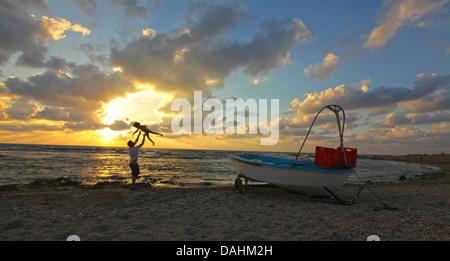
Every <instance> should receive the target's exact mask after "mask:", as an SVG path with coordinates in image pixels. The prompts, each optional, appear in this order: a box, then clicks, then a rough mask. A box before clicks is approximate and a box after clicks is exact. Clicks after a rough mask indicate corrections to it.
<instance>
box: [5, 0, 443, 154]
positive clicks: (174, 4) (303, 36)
mask: <svg viewBox="0 0 450 261" xmlns="http://www.w3.org/2000/svg"><path fill="white" fill-rule="evenodd" d="M6 2H7V4H6V5H4V6H5V7H2V9H0V13H1V16H2V19H1V21H0V28H2V29H1V30H0V31H1V32H0V33H2V40H1V42H0V143H32V144H35V143H36V144H61V145H92V146H125V145H124V144H126V141H128V140H129V139H133V138H134V137H133V136H131V134H132V133H133V131H134V128H133V127H132V123H133V122H135V121H138V122H141V123H142V124H144V125H146V126H148V127H149V128H150V129H152V130H154V131H158V132H161V133H163V134H164V137H159V136H158V137H155V139H156V144H155V148H162V147H164V148H186V149H224V150H262V151H297V150H298V147H299V143H300V141H301V140H302V139H303V137H304V135H305V133H306V131H307V129H308V128H309V126H310V124H311V121H312V119H313V118H314V116H315V113H317V111H318V110H319V109H320V108H321V107H323V106H325V105H327V104H339V105H341V106H342V107H343V108H344V109H345V111H346V113H347V119H346V128H345V139H346V144H347V145H348V146H349V147H357V148H358V149H359V152H361V153H370V154H402V153H403V154H405V153H440V152H443V151H445V152H450V136H449V133H450V127H449V126H450V107H449V104H450V74H449V73H450V72H449V70H448V68H450V53H449V51H448V50H450V34H448V32H449V29H450V23H449V19H450V18H449V13H448V11H447V10H448V8H449V7H450V1H447V0H423V1H422V0H421V1H418V0H399V1H352V2H351V3H347V2H345V1H344V2H342V1H331V0H330V1H328V0H327V1H277V2H273V1H265V0H258V1H255V0H244V1H239V2H237V1H207V2H204V1H174V0H168V1H161V2H158V1H157V2H158V4H156V2H154V1H143V0H138V1H122V0H121V1H103V0H98V1H77V0H71V1H67V0H62V1H54V0H51V1H26V3H25V2H23V1H10V0H6ZM88 2H89V3H90V4H88ZM319 2H320V3H319ZM169 17H170V18H169ZM17 32H20V33H17ZM195 91H201V92H202V93H203V100H206V99H218V100H219V101H225V100H226V99H243V100H247V99H254V100H255V101H259V100H260V99H269V100H270V99H276V100H278V101H279V112H280V114H279V119H276V122H278V123H279V139H278V140H277V143H276V144H274V145H270V146H264V145H261V144H260V143H259V140H261V134H260V133H258V134H255V135H252V134H249V133H248V132H249V131H248V129H247V132H246V133H245V134H217V133H216V134H212V135H209V134H205V133H202V134H191V135H183V134H181V135H176V134H175V133H174V132H173V131H172V129H171V123H172V120H173V117H175V115H176V114H177V113H178V112H175V111H172V110H171V105H172V103H173V101H175V100H177V99H185V100H187V101H189V102H191V103H192V102H193V99H194V92H195ZM201 109H203V108H201ZM258 113H259V112H258ZM258 113H257V114H258ZM208 114H209V112H208V111H204V112H203V115H202V117H206V116H207V115H208ZM244 114H246V115H245V117H244V121H245V122H248V121H249V117H250V115H249V113H246V112H244ZM223 116H224V117H223V118H224V119H225V121H226V120H227V119H226V117H225V115H223ZM254 116H255V117H258V115H254ZM228 120H229V121H237V118H236V119H231V117H228ZM225 123H226V122H225ZM316 126H317V129H314V130H313V133H311V136H310V140H309V143H308V144H306V149H307V150H308V151H313V150H314V146H316V145H321V146H331V147H335V146H336V143H335V141H336V136H337V131H336V127H335V120H334V119H333V118H332V117H329V118H327V117H323V118H320V119H318V123H317V125H316ZM147 146H149V145H147Z"/></svg>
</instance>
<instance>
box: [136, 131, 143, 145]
mask: <svg viewBox="0 0 450 261" xmlns="http://www.w3.org/2000/svg"><path fill="white" fill-rule="evenodd" d="M139 134H141V133H140V132H139ZM136 142H137V140H136ZM144 143H145V135H143V138H142V142H141V144H140V145H139V147H140V148H142V146H144Z"/></svg>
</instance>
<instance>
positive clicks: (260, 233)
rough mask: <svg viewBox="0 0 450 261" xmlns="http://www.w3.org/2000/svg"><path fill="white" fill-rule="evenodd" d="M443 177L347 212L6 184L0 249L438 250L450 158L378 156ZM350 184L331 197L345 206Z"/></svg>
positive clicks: (249, 193) (215, 197) (368, 198)
mask: <svg viewBox="0 0 450 261" xmlns="http://www.w3.org/2000/svg"><path fill="white" fill-rule="evenodd" d="M377 159H388V160H401V161H407V162H411V163H419V164H428V165H434V166H438V167H440V168H441V169H442V171H441V172H440V173H435V174H433V175H425V176H423V177H422V178H420V179H418V180H414V181H401V182H390V183H375V184H367V186H368V187H369V188H370V190H372V191H373V192H374V193H375V194H376V195H377V196H378V197H379V198H380V199H381V200H382V201H383V202H384V203H386V204H387V205H389V206H390V207H393V208H398V209H397V210H387V209H384V208H383V205H382V204H381V203H380V202H379V201H378V199H377V198H375V197H374V196H373V194H372V193H370V191H369V189H367V188H365V189H363V190H362V192H361V194H360V195H359V197H358V199H357V200H356V204H353V205H341V204H339V203H337V201H336V200H335V199H333V198H330V199H314V198H310V197H305V196H302V195H299V194H295V193H292V192H289V191H286V190H283V189H279V188H277V187H273V186H270V185H249V186H246V187H244V190H243V193H241V194H239V193H235V192H234V189H233V188H232V187H219V188H217V187H202V188H162V187H150V186H149V185H148V184H144V183H141V184H139V186H138V189H137V190H130V188H129V186H128V185H126V184H121V183H107V184H103V185H99V186H91V187H82V186H78V185H73V186H70V185H67V186H48V185H34V186H27V185H17V186H16V185H11V186H3V187H1V188H0V240H20V241H22V240H38V241H41V240H57V241H64V240H66V239H67V237H68V236H70V235H77V236H79V237H80V239H81V240H83V241H87V240H156V241H181V240H187V241H191V240H199V241H203V240H212V241H297V240H308V241H310V240H311V241H316V240H320V241H328V240H351V241H365V240H367V237H368V236H370V235H377V236H379V237H380V239H381V240H383V241H405V240H413V241H422V240H432V241H436V240H438V241H447V240H449V239H450V222H449V221H450V218H449V213H450V204H449V203H450V186H449V185H450V175H449V171H450V157H449V156H448V155H439V156H422V158H421V159H420V157H419V156H417V158H416V157H415V156H414V155H413V156H410V158H409V159H407V158H406V157H405V156H377ZM359 187H360V186H359V185H355V184H346V185H344V186H343V187H342V188H341V189H340V190H339V191H338V192H337V195H338V196H339V197H341V198H343V199H345V200H351V199H352V197H353V195H355V193H356V192H357V191H358V189H359Z"/></svg>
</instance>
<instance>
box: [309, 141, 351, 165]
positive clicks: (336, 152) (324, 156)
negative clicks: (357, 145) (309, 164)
mask: <svg viewBox="0 0 450 261" xmlns="http://www.w3.org/2000/svg"><path fill="white" fill-rule="evenodd" d="M356 152H357V149H353V148H345V156H346V157H347V164H348V167H349V168H354V167H356ZM314 164H316V165H317V166H321V167H324V168H328V169H343V168H345V160H344V153H343V152H342V151H341V147H338V148H337V149H331V148H325V147H319V146H316V155H315V157H314Z"/></svg>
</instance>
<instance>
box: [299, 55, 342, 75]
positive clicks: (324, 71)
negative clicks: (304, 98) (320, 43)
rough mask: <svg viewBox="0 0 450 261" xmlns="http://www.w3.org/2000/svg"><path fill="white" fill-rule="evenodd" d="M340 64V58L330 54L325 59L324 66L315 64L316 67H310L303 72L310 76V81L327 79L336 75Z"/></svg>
mask: <svg viewBox="0 0 450 261" xmlns="http://www.w3.org/2000/svg"><path fill="white" fill-rule="evenodd" d="M338 63H339V57H338V56H336V55H334V54H332V53H329V54H327V56H325V58H323V61H322V64H315V65H314V66H313V65H312V64H311V65H310V66H309V67H306V68H305V70H304V71H303V72H304V73H305V74H306V75H308V77H309V79H312V78H317V79H327V78H329V77H330V76H331V75H333V74H334V71H335V70H336V68H337V66H338Z"/></svg>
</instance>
